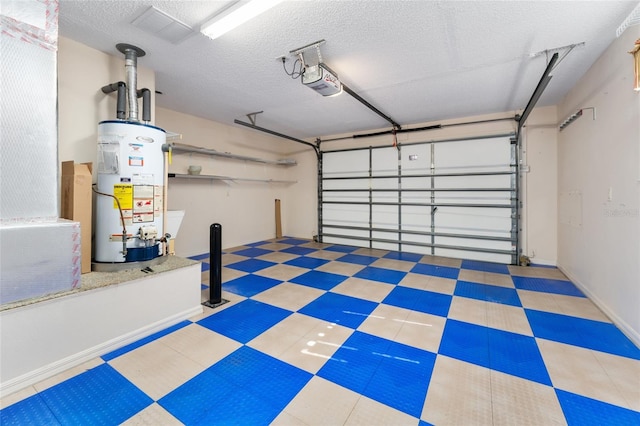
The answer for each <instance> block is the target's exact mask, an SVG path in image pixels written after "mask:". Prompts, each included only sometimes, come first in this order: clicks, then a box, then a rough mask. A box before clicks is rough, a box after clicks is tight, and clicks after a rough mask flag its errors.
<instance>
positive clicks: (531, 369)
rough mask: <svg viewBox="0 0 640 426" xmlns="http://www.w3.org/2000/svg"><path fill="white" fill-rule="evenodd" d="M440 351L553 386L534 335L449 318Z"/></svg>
mask: <svg viewBox="0 0 640 426" xmlns="http://www.w3.org/2000/svg"><path fill="white" fill-rule="evenodd" d="M438 353H439V354H442V355H446V356H449V357H451V358H455V359H459V360H461V361H466V362H470V363H472V364H476V365H479V366H481V367H485V368H490V369H492V370H496V371H501V372H503V373H506V374H511V375H512V376H517V377H522V378H523V379H527V380H532V381H535V382H538V383H542V384H544V385H548V386H551V379H550V378H549V374H548V373H547V368H546V367H545V364H544V360H543V359H542V355H541V354H540V351H539V349H538V345H537V343H536V341H535V339H534V338H533V337H529V336H524V335H522V334H516V333H511V332H508V331H502V330H496V329H493V328H488V327H483V326H480V325H476V324H469V323H465V322H462V321H457V320H452V319H449V320H447V323H446V325H445V328H444V333H443V334H442V340H441V341H440V349H439V350H438Z"/></svg>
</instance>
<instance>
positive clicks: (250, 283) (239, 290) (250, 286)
mask: <svg viewBox="0 0 640 426" xmlns="http://www.w3.org/2000/svg"><path fill="white" fill-rule="evenodd" d="M281 282H282V281H280V280H274V279H273V278H267V277H261V276H260V275H254V274H249V275H245V276H242V277H240V278H236V279H235V280H231V281H227V282H226V283H224V284H222V288H223V289H224V290H225V291H230V292H231V293H235V294H239V295H240V296H244V297H251V296H255V295H256V294H258V293H261V292H263V291H265V290H268V289H270V288H272V287H275V286H277V285H278V284H280V283H281Z"/></svg>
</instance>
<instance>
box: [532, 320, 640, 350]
mask: <svg viewBox="0 0 640 426" xmlns="http://www.w3.org/2000/svg"><path fill="white" fill-rule="evenodd" d="M525 312H526V314H527V318H528V319H529V324H530V325H531V330H533V334H534V336H536V337H541V338H543V339H548V340H553V341H556V342H561V343H566V344H569V345H575V346H580V347H583V348H587V349H593V350H596V351H600V352H607V353H610V354H614V355H619V356H624V357H627V358H633V359H637V360H640V349H638V347H637V346H636V345H634V344H633V342H632V341H631V340H629V338H628V337H627V336H625V335H624V334H623V333H622V332H621V331H620V330H619V329H618V328H617V327H616V326H615V325H613V324H611V323H607V322H601V321H594V320H590V319H584V318H576V317H570V316H567V315H561V314H554V313H550V312H542V311H535V310H532V309H525Z"/></svg>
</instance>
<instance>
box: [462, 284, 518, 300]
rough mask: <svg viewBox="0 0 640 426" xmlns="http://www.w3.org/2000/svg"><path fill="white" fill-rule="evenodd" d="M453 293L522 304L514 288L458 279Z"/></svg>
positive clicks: (473, 297)
mask: <svg viewBox="0 0 640 426" xmlns="http://www.w3.org/2000/svg"><path fill="white" fill-rule="evenodd" d="M453 294H455V295H456V296H463V297H469V298H471V299H477V300H484V301H486V302H494V303H502V304H504V305H511V306H522V304H521V303H520V299H519V298H518V292H517V291H516V290H514V289H510V288H504V287H498V286H494V285H487V284H477V283H470V282H466V281H458V283H457V284H456V290H455V292H454V293H453Z"/></svg>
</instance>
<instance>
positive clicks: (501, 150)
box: [319, 135, 518, 264]
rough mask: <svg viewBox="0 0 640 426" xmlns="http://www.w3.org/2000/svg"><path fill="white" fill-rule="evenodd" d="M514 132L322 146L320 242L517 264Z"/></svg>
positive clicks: (515, 147)
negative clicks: (378, 144) (373, 144)
mask: <svg viewBox="0 0 640 426" xmlns="http://www.w3.org/2000/svg"><path fill="white" fill-rule="evenodd" d="M516 165H517V144H516V140H515V137H514V135H497V136H491V137H479V138H474V139H456V140H446V141H429V142H422V143H413V144H403V145H401V146H398V147H369V148H359V149H350V150H339V151H325V152H323V153H322V179H321V184H320V188H319V189H320V191H319V205H320V206H321V209H320V217H319V224H320V237H321V239H322V241H323V242H327V243H336V244H345V245H353V246H360V247H368V248H379V249H386V250H396V251H403V252H411V253H420V254H431V255H437V256H447V257H457V258H464V259H474V260H485V261H492V262H500V263H512V264H516V263H517V253H518V250H517V247H518V190H517V188H518V176H517V167H516Z"/></svg>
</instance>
